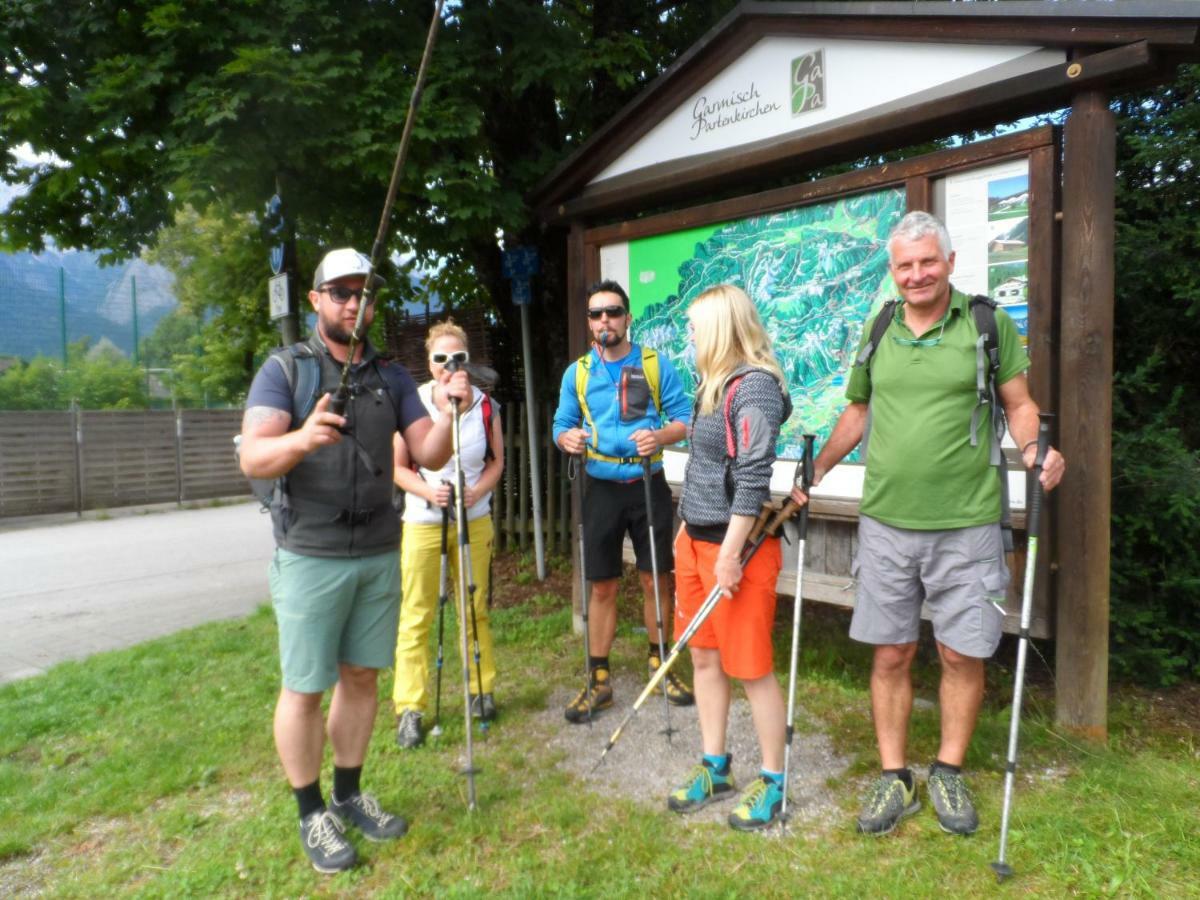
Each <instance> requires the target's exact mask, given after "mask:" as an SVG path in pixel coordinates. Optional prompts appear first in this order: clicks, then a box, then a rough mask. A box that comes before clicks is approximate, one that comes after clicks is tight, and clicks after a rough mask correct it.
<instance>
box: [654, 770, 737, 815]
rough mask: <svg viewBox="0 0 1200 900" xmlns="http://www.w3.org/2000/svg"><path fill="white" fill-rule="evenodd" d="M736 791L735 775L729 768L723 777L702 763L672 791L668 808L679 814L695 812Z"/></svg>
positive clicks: (668, 798) (668, 800)
mask: <svg viewBox="0 0 1200 900" xmlns="http://www.w3.org/2000/svg"><path fill="white" fill-rule="evenodd" d="M735 789H736V788H735V787H734V784H733V774H732V772H731V771H730V769H729V767H728V766H726V767H725V774H724V775H722V774H720V773H718V772H717V771H716V770H715V769H712V768H710V767H709V766H707V765H705V764H704V763H703V762H701V763H700V764H699V765H697V766H696V767H695V768H694V769H692V770H691V771H690V772H689V773H688V777H687V779H686V780H685V781H684V782H683V784H681V785H680V786H679V787H677V788H676V789H675V790H673V791H671V793H670V795H669V796H668V797H667V808H668V809H670V810H671V811H672V812H677V813H689V812H695V811H696V810H698V809H703V808H704V807H705V806H708V804H710V803H712V802H714V801H716V800H724V799H725V798H726V797H729V796H731V795H732V794H733V792H734V790H735Z"/></svg>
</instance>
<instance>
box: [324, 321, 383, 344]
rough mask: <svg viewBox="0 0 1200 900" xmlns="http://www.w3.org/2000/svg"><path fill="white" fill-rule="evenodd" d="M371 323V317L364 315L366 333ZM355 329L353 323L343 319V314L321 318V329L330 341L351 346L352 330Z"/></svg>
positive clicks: (364, 330) (364, 331) (364, 332)
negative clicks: (349, 323) (347, 322)
mask: <svg viewBox="0 0 1200 900" xmlns="http://www.w3.org/2000/svg"><path fill="white" fill-rule="evenodd" d="M370 325H371V322H370V318H369V317H368V316H365V315H364V316H363V334H364V335H365V334H366V332H367V329H368V328H369V327H370ZM353 329H354V326H353V325H352V324H351V325H347V324H346V323H345V322H344V321H343V320H342V318H341V316H338V317H336V318H329V317H322V318H321V331H322V333H323V334H324V335H325V340H326V341H329V342H332V343H335V344H342V345H344V346H347V347H348V346H350V336H351V332H352V331H353Z"/></svg>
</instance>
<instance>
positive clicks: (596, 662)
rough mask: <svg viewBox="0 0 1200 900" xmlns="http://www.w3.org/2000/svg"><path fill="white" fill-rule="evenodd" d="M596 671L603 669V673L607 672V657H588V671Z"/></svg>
mask: <svg viewBox="0 0 1200 900" xmlns="http://www.w3.org/2000/svg"><path fill="white" fill-rule="evenodd" d="M597 669H604V670H605V671H608V670H609V669H608V657H607V656H589V657H588V671H589V672H594V671H596V670H597Z"/></svg>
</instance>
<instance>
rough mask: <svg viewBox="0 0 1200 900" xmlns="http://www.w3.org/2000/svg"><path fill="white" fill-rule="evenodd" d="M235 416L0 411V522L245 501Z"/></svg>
mask: <svg viewBox="0 0 1200 900" xmlns="http://www.w3.org/2000/svg"><path fill="white" fill-rule="evenodd" d="M241 421H242V413H241V410H237V409H185V410H147V411H142V410H101V411H95V410H71V411H67V412H11V411H0V518H4V517H9V516H32V515H40V514H43V513H54V512H71V511H75V512H82V511H83V510H85V509H99V508H111V507H119V506H139V505H142V504H148V503H167V502H176V503H183V502H184V501H188V500H204V499H209V498H212V497H229V496H235V495H241V494H249V493H250V488H249V485H248V484H247V482H246V479H245V478H244V477H243V476H242V473H241V471H240V470H239V469H238V467H237V463H236V462H235V461H234V457H233V444H232V440H231V439H232V437H233V435H234V434H236V433H237V432H238V431H239V429H240V428H241Z"/></svg>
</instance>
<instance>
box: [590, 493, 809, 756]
mask: <svg viewBox="0 0 1200 900" xmlns="http://www.w3.org/2000/svg"><path fill="white" fill-rule="evenodd" d="M796 509H797V507H796V504H794V503H792V502H791V501H788V504H787V506H785V507H784V508H783V509H782V510H777V509H776V508H775V507H773V506H772V505H771V504H770V503H764V504H763V505H762V510H761V511H760V512H759V514H758V518H757V519H756V520H755V522H754V527H753V528H751V529H750V534H749V535H748V536H747V537H746V543H745V545H743V547H742V553H741V556H740V557H739V558H738V562H739V563H740V564H741V565H742V567H743V568H744V567H745V566H746V565H748V564H749V562H750V560H751V559H753V557H754V554H755V553H757V552H758V548H759V547H761V546H762V543H763V541H765V540H766V539H767V538H768V537H771V536H773V535H775V534H777V533H778V530H779V528H780V527H781V526H782V525H783V523H784V522H785V521H786V520H787V519H789V518H791V517H792V515H793V514H794V513H795V512H796ZM772 514H774V515H773V516H772ZM723 596H724V592H723V591H722V589H721V586H720V585H719V584H717V585H714V586H713V589H712V590H711V591H710V592H709V594H708V596H707V597H705V598H704V602H703V603H702V604H700V608H699V609H698V610H696V614H695V615H694V616H693V617H692V621H691V622H690V623H688V627H687V628H685V629H684V632H683V634H681V635H680V636H679V640H677V641H676V642H675V646H674V647H672V648H671V653H670V655H669V656H668V657H667V658H666V659H664V660H663V661H662V665H661V666H659V667H658V671H657V672H655V673H654V675H653V677H651V679H650V683H649V684H647V685H646V686H645V687H644V688H643V689H642V693H641V694H640V695H639V696H638V698H637V699H636V700H634V701H633V707H632V708H631V709H630V710H629V712H628V713H627V714H626V716H625V718H624V719H623V720H621V724H620V725H618V726H617V730H616V731H614V732H613V733H612V737H610V738H609V739H608V744H607V745H606V746H605V748H604V750H603V751H602V752H601V753H600V758H599V759H598V760H596V764H595V765H594V766H592V771H593V772H595V771H596V769H598V768H600V764H601V763H603V762H604V757H606V756H608V751H609V750H611V749H612V748H613V745H615V744H616V743H617V741H618V740H620V739H621V732H622V731H624V730H625V726H626V725H628V724H629V722H630V721H631V720H632V719H633V717H634V716H636V715H637V714H638V710H639V709H641V708H642V704H643V703H645V702H646V698H647V697H649V696H650V695H651V694H653V693H654V689H655V688H656V687H658V683H659V682H660V681H662V680H663V679H664V678H665V677H666V676H667V673H668V672H669V671H671V666H673V665H675V662H676V660H678V659H679V657H680V655H681V654H682V653H683V651H684V650H686V649H687V645H688V642H689V641H691V639H692V638H693V637H695V635H696V632H697V631H699V630H700V626H701V625H703V624H704V622H705V620H706V619H708V617H709V616H710V615H712V611H713V610H714V609H716V608H717V604H718V603H719V602H720V600H721V597H723Z"/></svg>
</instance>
